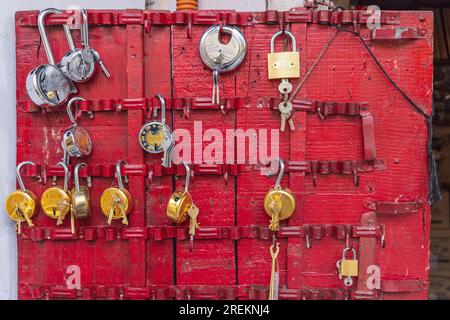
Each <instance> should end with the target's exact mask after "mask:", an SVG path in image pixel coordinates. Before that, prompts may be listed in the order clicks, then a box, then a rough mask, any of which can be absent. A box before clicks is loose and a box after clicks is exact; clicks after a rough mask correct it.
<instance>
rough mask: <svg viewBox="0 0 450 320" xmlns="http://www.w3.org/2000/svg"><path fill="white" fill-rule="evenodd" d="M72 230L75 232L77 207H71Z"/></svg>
mask: <svg viewBox="0 0 450 320" xmlns="http://www.w3.org/2000/svg"><path fill="white" fill-rule="evenodd" d="M70 230H71V231H72V234H75V209H74V208H73V207H72V208H70Z"/></svg>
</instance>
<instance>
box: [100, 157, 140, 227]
mask: <svg viewBox="0 0 450 320" xmlns="http://www.w3.org/2000/svg"><path fill="white" fill-rule="evenodd" d="M122 162H123V163H125V162H124V161H123V160H119V161H117V165H116V176H117V182H118V184H119V188H115V187H111V188H108V189H106V190H105V191H103V193H102V195H101V197H100V207H101V209H102V212H103V214H104V215H105V216H106V217H107V218H108V220H107V222H108V224H109V225H110V224H111V222H112V220H113V219H114V220H116V219H122V223H123V224H125V225H128V218H127V215H128V214H129V213H130V211H131V208H132V206H133V198H132V196H131V193H130V192H129V191H128V190H127V189H125V187H124V186H123V182H122V174H121V172H120V165H121V163H122Z"/></svg>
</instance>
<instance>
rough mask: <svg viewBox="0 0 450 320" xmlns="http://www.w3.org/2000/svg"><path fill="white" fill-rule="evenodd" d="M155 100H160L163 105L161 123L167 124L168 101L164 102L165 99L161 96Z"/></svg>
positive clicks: (158, 95) (156, 96)
mask: <svg viewBox="0 0 450 320" xmlns="http://www.w3.org/2000/svg"><path fill="white" fill-rule="evenodd" d="M155 98H158V99H159V102H160V104H161V123H162V124H163V125H165V124H166V101H165V100H164V97H163V96H162V95H160V94H157V95H155Z"/></svg>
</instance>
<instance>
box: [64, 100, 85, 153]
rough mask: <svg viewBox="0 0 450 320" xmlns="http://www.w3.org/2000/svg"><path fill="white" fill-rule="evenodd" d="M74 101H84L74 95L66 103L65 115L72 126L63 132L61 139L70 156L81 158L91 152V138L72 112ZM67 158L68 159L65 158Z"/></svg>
mask: <svg viewBox="0 0 450 320" xmlns="http://www.w3.org/2000/svg"><path fill="white" fill-rule="evenodd" d="M75 101H86V100H84V99H83V98H80V97H74V98H72V99H70V101H69V102H68V103H67V115H68V116H69V119H70V121H71V122H72V126H71V127H70V128H69V129H67V130H66V131H65V132H64V135H63V139H62V141H61V145H62V148H63V150H64V151H65V152H67V154H68V155H69V156H71V157H77V158H81V157H84V156H88V155H89V154H90V153H91V152H92V140H91V136H90V135H89V132H88V131H87V130H86V129H84V128H82V127H80V126H79V125H78V124H77V122H76V120H75V116H74V114H73V113H72V105H73V103H74V102H75ZM67 160H68V159H67Z"/></svg>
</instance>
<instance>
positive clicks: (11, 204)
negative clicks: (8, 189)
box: [6, 161, 38, 234]
mask: <svg viewBox="0 0 450 320" xmlns="http://www.w3.org/2000/svg"><path fill="white" fill-rule="evenodd" d="M25 165H33V166H34V165H35V164H34V163H33V162H31V161H24V162H21V163H19V165H18V166H17V169H16V173H17V182H18V183H19V186H20V190H16V191H14V192H12V193H10V194H9V195H8V198H6V213H7V214H8V216H9V217H10V218H11V219H12V220H14V221H16V224H17V233H19V234H20V233H21V223H22V222H24V221H26V222H27V223H28V226H29V227H33V223H32V222H31V218H32V217H33V216H34V214H35V213H36V209H37V206H38V201H37V197H36V195H35V194H34V193H33V192H31V191H30V190H27V189H26V188H25V185H24V183H23V180H22V177H21V175H20V170H21V169H22V167H23V166H25Z"/></svg>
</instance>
